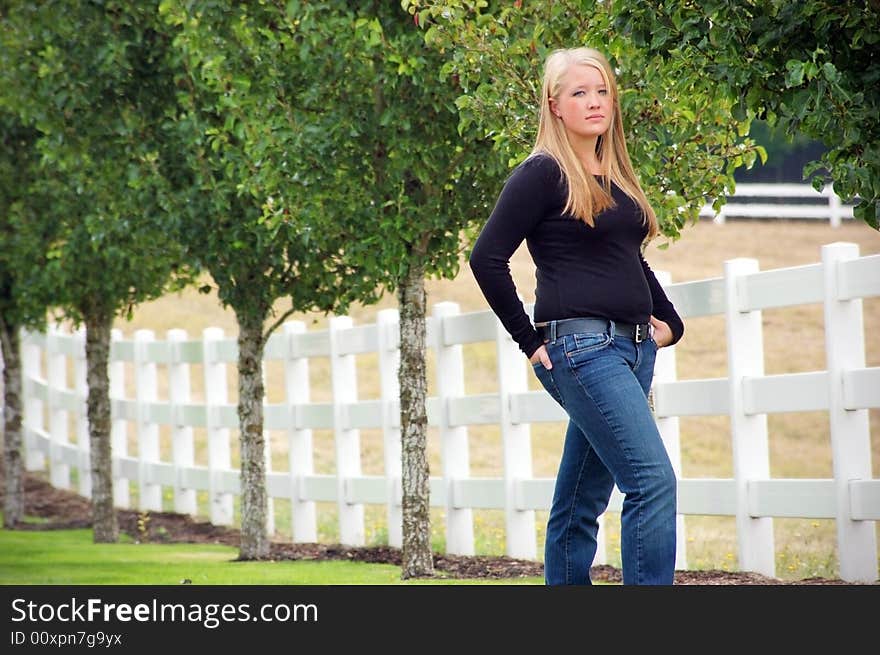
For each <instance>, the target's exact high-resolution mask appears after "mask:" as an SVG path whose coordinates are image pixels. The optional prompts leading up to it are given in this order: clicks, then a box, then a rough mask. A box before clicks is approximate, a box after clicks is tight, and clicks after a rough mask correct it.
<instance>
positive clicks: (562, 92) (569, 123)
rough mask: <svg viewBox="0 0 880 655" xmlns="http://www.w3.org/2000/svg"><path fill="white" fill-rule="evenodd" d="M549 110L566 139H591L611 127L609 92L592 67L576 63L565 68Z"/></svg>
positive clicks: (611, 103) (597, 72)
mask: <svg viewBox="0 0 880 655" xmlns="http://www.w3.org/2000/svg"><path fill="white" fill-rule="evenodd" d="M550 110H551V111H552V112H553V114H554V115H555V116H556V117H557V118H558V119H559V120H561V121H562V122H563V124H564V125H565V129H566V131H567V132H568V135H569V138H575V139H588V140H595V139H596V138H597V137H598V136H600V135H601V134H605V132H607V131H608V128H609V127H610V126H611V118H612V116H613V110H614V103H613V100H612V98H611V89H609V88H608V86H607V85H606V84H605V78H604V77H602V73H601V72H600V71H599V69H598V68H596V67H595V66H590V65H586V64H577V65H575V66H572V67H571V68H569V69H568V71H567V72H566V74H565V75H564V76H563V78H562V85H561V86H560V89H559V93H558V94H557V95H556V97H555V98H550Z"/></svg>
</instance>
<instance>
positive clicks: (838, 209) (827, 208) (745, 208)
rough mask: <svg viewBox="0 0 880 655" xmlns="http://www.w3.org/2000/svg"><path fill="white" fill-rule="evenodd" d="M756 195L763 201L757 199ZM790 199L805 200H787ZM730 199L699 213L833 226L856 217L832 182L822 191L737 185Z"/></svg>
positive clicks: (790, 186)
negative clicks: (801, 220)
mask: <svg viewBox="0 0 880 655" xmlns="http://www.w3.org/2000/svg"><path fill="white" fill-rule="evenodd" d="M754 198H761V199H764V201H763V202H761V201H758V202H756V201H755V200H753V199H754ZM766 199H775V200H776V202H768V201H767V200H766ZM791 199H796V200H799V201H806V202H795V203H792V202H787V201H790V200H791ZM727 200H728V202H727V203H726V204H725V205H724V206H723V207H721V211H719V212H716V211H715V210H714V209H713V208H712V205H710V204H706V205H704V206H703V209H702V210H701V211H700V216H701V217H702V218H711V219H712V220H713V221H714V222H715V223H724V222H725V221H726V220H727V219H728V218H730V217H736V218H805V219H824V220H828V221H830V222H831V226H832V227H840V222H841V220H844V219H851V218H852V217H853V206H852V205H851V204H846V203H843V202H842V201H841V199H840V196H838V195H837V194H836V193H835V192H834V189H833V187H832V186H831V185H830V184H829V185H828V186H826V187H825V188H824V189H823V190H822V191H816V190H815V189H814V188H813V187H812V185H810V184H737V185H736V190H735V192H734V194H733V195H732V196H728V198H727Z"/></svg>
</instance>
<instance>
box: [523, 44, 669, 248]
mask: <svg viewBox="0 0 880 655" xmlns="http://www.w3.org/2000/svg"><path fill="white" fill-rule="evenodd" d="M576 65H584V66H593V67H594V68H597V69H598V70H599V72H600V73H601V74H602V77H603V78H604V80H605V85H606V87H607V89H608V92H609V93H610V94H611V99H612V107H613V114H614V115H613V116H612V118H611V126H610V127H609V129H608V131H607V132H606V133H605V134H602V135H601V136H600V137H599V139H598V141H597V143H596V154H597V156H598V158H599V163H600V165H601V168H602V173H601V177H602V184H601V185H600V184H599V183H598V182H597V181H596V179H595V178H594V177H593V175H591V174H590V173H589V171H587V170H585V169H584V165H583V164H582V163H581V160H580V158H579V157H578V156H577V154H576V153H575V151H574V149H573V148H572V146H571V143H570V142H569V140H568V134H567V132H566V131H565V125H563V123H562V121H560V120H555V116H554V115H553V112H552V111H551V110H550V98H554V99H556V98H558V95H559V93H560V90H561V88H562V83H563V81H564V79H565V75H566V73H567V72H568V71H569V69H570V68H571V67H572V66H576ZM538 154H545V155H549V156H551V157H553V159H555V160H556V162H557V164H559V168H560V170H561V171H562V175H563V176H564V177H565V180H566V181H567V183H568V199H567V201H566V204H565V211H567V212H569V213H571V214H572V215H574V216H575V217H577V218H578V219H580V220H582V221H584V222H585V223H586V224H587V225H589V226H591V227H592V226H593V225H594V224H595V223H594V217H595V216H596V215H597V214H599V213H600V212H602V211H604V210H606V209H608V208H609V207H612V206H613V205H614V199H613V198H612V196H611V181H614V183H615V184H617V186H619V187H620V188H621V189H622V190H623V192H624V193H625V194H626V195H628V196H629V197H630V198H632V199H633V201H634V202H635V203H636V204H637V205H638V206H639V208H640V209H641V210H642V214H643V216H644V220H645V222H646V223H647V225H648V239H652V238H654V237H655V236H656V235H657V233H658V226H657V215H656V214H655V213H654V209H653V208H652V207H651V205H650V203H649V202H648V198H647V197H646V196H645V193H644V191H642V187H641V185H640V184H639V179H638V177H637V176H636V173H635V171H634V170H633V166H632V162H631V161H630V158H629V152H628V151H627V149H626V139H625V137H624V134H623V119H622V117H621V112H620V96H619V94H618V92H617V83H616V80H615V77H614V72H613V71H612V70H611V65H610V64H609V63H608V60H607V59H606V58H605V56H604V55H603V54H602V53H601V52H599V51H598V50H594V49H593V48H569V49H564V50H555V51H553V52H552V53H551V54H550V56H549V57H547V61H546V62H545V64H544V84H543V88H542V89H541V113H540V119H539V121H538V136H537V138H536V139H535V146H534V148H533V149H532V153H531V155H529V156H530V157H531V156H535V155H538Z"/></svg>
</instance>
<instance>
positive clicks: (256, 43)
mask: <svg viewBox="0 0 880 655" xmlns="http://www.w3.org/2000/svg"><path fill="white" fill-rule="evenodd" d="M296 4H298V3H286V4H285V3H271V2H268V3H259V4H257V3H242V4H237V5H234V6H230V7H225V6H218V5H217V3H214V2H179V1H175V0H165V1H163V2H162V3H161V10H160V11H161V14H162V15H163V17H164V19H165V20H166V22H167V24H168V25H170V26H172V27H171V30H172V33H173V34H174V44H175V48H176V50H177V53H178V57H179V74H178V77H177V86H178V90H177V93H176V98H177V103H178V107H177V109H176V110H175V112H174V114H173V116H169V120H168V121H167V122H166V124H165V128H166V130H167V132H168V134H169V140H170V142H173V143H175V144H176V145H175V147H174V148H173V150H172V151H169V154H171V157H170V159H169V162H168V163H167V166H166V169H167V171H171V170H173V169H174V167H175V164H174V162H181V163H183V167H182V169H181V170H180V175H179V179H177V178H176V177H175V176H169V177H167V178H166V184H165V191H164V194H165V197H166V198H168V201H167V204H168V207H169V208H170V209H171V210H172V211H174V212H176V213H180V215H181V216H183V217H184V219H185V220H184V225H185V228H184V230H183V231H182V237H181V238H182V240H183V242H184V243H185V244H186V247H187V249H188V251H189V252H190V253H191V255H192V257H193V258H194V259H196V260H198V261H199V262H200V264H201V266H203V267H204V268H205V269H206V270H207V271H208V272H209V273H210V274H211V277H212V278H213V280H214V282H215V283H216V285H217V292H218V295H219V298H220V301H221V303H223V305H224V306H228V307H231V308H232V309H233V311H234V312H235V316H236V319H237V321H238V326H239V334H238V376H239V385H238V416H239V434H240V450H241V452H240V455H241V457H240V459H241V490H242V498H241V548H240V552H239V559H243V560H250V559H263V558H266V557H268V555H269V541H268V536H267V532H266V511H267V495H266V481H265V448H266V445H265V443H264V437H263V395H264V389H263V370H262V354H263V348H264V346H265V344H266V340H267V339H268V338H269V336H270V335H271V333H272V332H273V331H274V330H275V329H276V328H277V327H278V326H279V325H281V323H282V322H283V321H284V319H285V318H287V316H289V315H290V314H292V313H294V312H303V311H312V310H315V311H323V312H330V311H334V312H344V311H345V310H346V309H347V307H348V305H349V304H350V303H351V302H352V301H353V300H359V301H362V302H369V301H371V300H375V299H376V298H377V283H376V281H375V279H374V278H372V277H371V276H370V275H368V274H366V272H365V271H362V270H358V269H355V268H354V267H352V266H351V264H350V262H351V261H352V257H351V256H350V253H351V252H354V251H357V250H358V248H361V247H363V246H362V245H359V243H358V239H357V235H358V232H359V230H360V229H361V226H360V225H358V224H357V223H356V222H355V221H354V220H352V218H356V217H357V216H356V215H354V216H352V215H350V214H348V213H347V212H346V211H345V207H344V206H343V205H340V204H339V203H335V204H334V205H333V207H332V208H330V207H328V204H327V198H328V196H330V195H334V194H337V193H338V188H344V187H345V186H346V185H350V184H351V182H350V181H349V180H348V179H347V177H346V175H345V170H344V168H345V167H344V166H342V165H341V160H342V158H341V157H340V158H338V159H337V158H334V155H335V153H340V152H342V151H343V150H344V148H343V147H342V145H341V139H340V138H339V135H338V133H337V129H338V126H336V125H333V124H328V123H327V122H326V121H324V120H323V117H322V112H321V111H320V109H319V107H316V106H315V105H320V104H322V103H323V100H322V99H321V98H320V95H319V91H318V87H319V85H320V83H321V82H322V81H323V80H325V79H332V77H334V76H337V77H338V75H339V74H340V71H339V70H337V69H338V67H339V66H341V62H340V61H339V60H337V59H336V58H335V57H333V56H332V55H333V52H332V50H327V48H328V46H329V45H330V41H331V40H332V35H339V34H346V33H347V32H346V28H347V27H349V26H350V24H351V22H350V20H348V19H347V18H346V14H345V12H344V11H341V9H344V7H345V4H346V3H336V4H335V5H333V3H318V4H319V6H318V8H317V9H315V8H313V7H305V6H304V7H302V8H301V10H298V8H297V7H295V6H294V5H296ZM331 6H332V7H334V8H335V13H334V12H330V11H329V8H330V7H331ZM340 21H342V22H340ZM322 49H324V50H326V51H327V53H328V54H327V55H326V56H325V55H323V54H322V53H321V50H322ZM288 297H289V298H290V300H291V306H290V308H289V309H288V310H286V311H284V312H282V313H281V315H280V316H275V315H273V307H274V306H275V303H276V301H277V300H279V299H281V298H288Z"/></svg>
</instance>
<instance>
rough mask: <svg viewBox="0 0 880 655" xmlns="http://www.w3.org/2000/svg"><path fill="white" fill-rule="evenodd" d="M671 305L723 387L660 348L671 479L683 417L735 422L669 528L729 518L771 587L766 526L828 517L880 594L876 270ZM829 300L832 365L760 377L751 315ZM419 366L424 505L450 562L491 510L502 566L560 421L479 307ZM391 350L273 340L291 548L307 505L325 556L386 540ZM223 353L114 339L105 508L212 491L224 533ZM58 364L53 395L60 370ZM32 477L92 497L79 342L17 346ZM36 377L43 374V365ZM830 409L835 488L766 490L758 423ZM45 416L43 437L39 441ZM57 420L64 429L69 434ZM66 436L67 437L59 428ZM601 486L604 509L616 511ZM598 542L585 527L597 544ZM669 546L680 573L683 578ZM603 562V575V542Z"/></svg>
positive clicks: (527, 525)
mask: <svg viewBox="0 0 880 655" xmlns="http://www.w3.org/2000/svg"><path fill="white" fill-rule="evenodd" d="M661 282H664V284H665V287H666V290H667V292H668V294H669V296H670V297H671V299H672V300H673V302H674V303H675V305H676V307H677V308H678V309H679V311H680V313H681V314H682V315H683V316H684V317H685V318H687V317H697V316H706V315H722V316H724V318H725V321H726V327H727V330H726V331H727V360H728V369H727V370H728V372H729V375H728V377H727V378H716V379H688V380H677V379H676V365H675V348H667V349H664V350H661V351H660V353H659V354H658V361H657V367H656V373H655V384H654V395H655V398H654V403H655V413H656V416H657V423H658V426H659V428H660V432H661V434H662V435H663V438H664V441H665V443H666V445H667V448H668V450H669V452H670V456H671V458H672V460H673V463H674V465H675V466H676V468H677V469H678V473H679V476H681V470H680V444H679V424H678V423H679V417H683V416H706V415H725V416H728V417H729V418H730V439H731V440H732V453H733V459H734V462H733V473H734V475H733V477H732V478H728V479H705V478H684V479H680V484H679V512H680V515H681V516H680V517H679V530H680V531H682V532H683V520H682V516H683V515H716V516H730V517H735V518H736V530H737V541H738V550H739V566H740V568H741V569H743V570H751V571H757V572H760V573H763V574H766V575H773V574H774V570H775V569H774V540H773V529H772V518H773V517H801V518H817V519H835V520H836V525H837V545H838V555H839V560H840V575H841V577H842V578H843V579H844V580H848V581H873V580H875V579H876V578H877V559H878V552H877V540H876V530H875V521H877V520H878V519H880V480H878V479H872V471H871V446H870V433H869V423H868V411H867V410H868V409H869V408H878V407H880V368H878V367H873V368H867V367H866V365H865V341H864V339H865V336H864V335H865V330H864V326H863V320H862V300H861V299H862V298H865V297H870V296H878V295H880V255H874V256H868V257H859V256H858V247H857V246H856V245H854V244H846V243H835V244H830V245H827V246H824V247H823V248H822V261H821V263H817V264H812V265H809V266H798V267H794V268H785V269H778V270H770V271H763V272H762V271H759V270H758V263H757V262H756V261H755V260H751V259H736V260H731V261H728V262H726V263H725V266H724V275H723V276H722V277H719V278H712V279H705V280H699V281H695V282H683V283H676V284H669V283H668V278H664V279H661ZM811 303H822V304H824V320H825V334H826V339H825V343H826V351H827V369H826V370H822V371H815V372H809V373H794V374H786V375H764V356H763V343H762V321H761V312H762V310H764V309H769V308H775V307H786V306H792V305H799V304H811ZM428 338H429V344H430V347H431V348H433V350H434V355H435V358H436V359H435V361H436V370H437V379H436V385H435V386H436V390H437V394H436V396H434V397H432V398H430V399H429V402H428V420H429V424H430V425H432V426H436V427H437V428H438V430H439V436H440V439H441V443H442V451H441V461H442V467H441V468H442V470H441V471H440V475H439V476H436V477H433V478H432V479H431V488H430V493H431V503H432V505H433V506H435V507H442V508H445V523H446V525H445V530H446V544H447V549H448V551H449V552H450V553H457V554H472V553H473V552H474V531H473V520H472V510H474V509H477V508H495V509H503V510H504V512H505V518H506V521H505V527H506V544H507V552H508V554H509V555H511V556H514V557H523V558H536V557H537V553H536V525H535V516H534V512H535V510H543V509H547V508H548V507H549V505H550V499H551V496H552V489H553V479H550V478H535V477H534V476H533V475H532V459H531V446H530V432H529V431H530V424H532V423H537V422H544V421H550V422H555V421H562V420H564V419H565V416H564V414H563V413H562V411H561V410H560V408H559V407H558V406H557V405H556V404H555V403H554V402H553V401H552V399H551V398H550V397H549V396H548V395H547V394H546V393H544V392H543V391H530V390H529V389H528V384H527V375H528V374H529V372H528V370H527V365H526V361H525V358H523V357H522V355H521V353H520V352H519V351H518V349H517V348H516V346H515V344H514V343H513V342H512V341H511V340H510V338H509V337H508V336H507V334H506V332H505V331H504V330H503V328H502V327H501V326H500V324H499V323H498V321H497V320H496V319H495V317H494V315H493V314H492V313H491V312H489V311H480V312H475V313H469V314H460V313H459V312H458V309H457V306H456V305H453V304H451V303H440V304H438V305H436V306H435V307H434V309H433V314H432V316H431V317H429V319H428ZM397 341H398V336H397V312H396V310H383V311H380V312H379V313H378V319H377V322H376V323H375V324H373V325H363V326H353V325H352V322H351V320H350V319H349V318H346V317H338V318H333V319H330V321H329V327H328V329H326V330H318V331H306V329H305V326H304V325H303V324H302V323H299V322H290V323H287V324H285V325H284V326H283V330H282V331H281V332H280V333H279V334H276V335H273V336H272V338H270V340H269V342H268V344H267V347H266V351H265V358H266V360H267V361H268V360H277V361H280V362H283V366H284V376H285V377H284V380H285V381H284V385H285V401H284V402H281V403H267V404H266V413H265V421H266V423H265V427H266V429H267V430H279V431H285V432H286V435H287V439H288V443H289V467H288V470H286V471H270V472H269V473H268V491H269V494H270V496H271V497H273V498H286V499H289V500H290V501H291V508H292V509H291V520H292V532H293V540H294V541H299V542H304V541H316V540H317V530H316V510H315V503H316V502H318V501H327V502H335V503H337V505H338V507H339V514H338V517H339V534H340V540H341V541H342V542H343V543H346V544H353V545H360V544H363V543H364V514H363V507H364V504H368V503H375V504H380V505H384V506H385V507H386V508H387V516H388V526H389V528H388V532H389V542H390V544H391V545H398V546H399V545H400V543H401V529H400V523H401V513H400V510H401V508H400V475H401V472H400V471H401V466H400V443H399V441H400V434H399V424H398V412H399V403H398V387H397V379H396V368H397V365H398V349H397V348H398V343H397ZM475 342H494V344H495V348H496V351H497V366H498V380H499V385H498V391H497V393H491V394H482V395H465V393H464V379H465V365H464V364H465V363H464V358H463V349H462V346H463V345H464V344H470V343H475ZM236 348H237V346H236V342H235V339H232V338H226V337H224V335H223V334H222V332H221V331H220V330H219V329H217V328H210V329H207V330H205V331H204V333H203V335H202V338H201V339H188V338H187V337H186V335H185V333H183V332H182V331H181V330H171V331H169V332H168V334H167V338H166V339H165V340H164V341H155V340H153V336H152V333H150V332H148V331H144V330H141V331H138V332H137V333H136V334H135V335H134V339H133V340H124V339H121V338H120V336H119V334H118V333H117V334H115V336H114V341H113V345H112V349H111V359H112V362H111V365H110V366H111V370H110V376H111V397H112V413H113V418H114V421H113V435H112V439H113V470H114V476H115V479H116V480H115V482H116V484H115V489H116V503H117V504H118V505H119V506H121V507H126V506H128V505H129V502H130V499H129V495H128V494H129V486H130V483H131V482H134V483H136V485H137V489H138V503H139V508H140V509H143V510H161V509H162V499H161V490H162V488H163V487H165V488H166V489H167V488H172V489H173V493H174V508H175V510H176V511H179V512H187V513H193V512H195V511H196V496H195V494H196V491H199V490H201V491H207V492H208V494H209V498H210V519H211V521H213V522H214V523H217V524H230V523H231V522H232V521H233V502H232V501H233V495H234V494H237V493H238V492H239V472H238V470H236V469H233V468H232V466H231V455H230V453H231V443H230V434H231V431H232V430H235V429H236V428H237V423H238V421H237V415H236V407H235V404H234V403H230V400H229V398H227V380H226V373H227V368H228V367H229V366H230V365H232V366H234V364H235V361H236ZM364 353H378V369H379V378H380V381H381V385H380V386H381V398H380V399H378V400H368V401H359V400H358V397H357V393H358V392H357V381H356V377H355V360H354V358H355V357H356V356H357V355H361V354H364ZM313 358H329V362H330V373H331V378H332V390H333V396H332V401H330V402H321V403H318V402H310V389H309V361H310V359H313ZM68 359H72V360H73V373H74V375H73V376H72V379H73V381H74V382H73V384H72V385H70V388H69V386H68V375H67V372H66V360H68ZM23 361H24V369H25V372H24V376H25V381H24V395H25V399H26V400H25V404H26V407H25V425H26V446H27V463H28V466H29V467H30V468H31V469H36V468H41V467H44V466H45V465H46V461H45V460H46V458H48V462H49V469H50V478H51V481H52V484H54V485H56V486H59V487H69V486H70V479H71V477H70V468H71V467H77V468H78V469H79V471H80V475H79V476H78V480H79V493H81V494H83V495H86V496H88V495H89V494H90V488H89V476H88V471H89V467H88V459H89V453H88V450H87V447H88V438H87V425H86V420H85V418H84V409H85V407H84V405H85V403H84V398H85V393H86V389H85V362H84V342H83V335H82V333H79V334H75V335H68V334H63V333H60V332H58V331H50V332H49V333H48V334H29V335H26V336H25V340H24V344H23ZM126 362H129V363H133V366H134V369H135V378H136V380H135V382H136V385H135V386H136V393H135V394H134V397H133V398H132V397H129V398H126V397H125V394H124V384H123V382H124V381H123V379H122V376H123V366H124V365H125V363H126ZM43 363H45V370H44V367H43ZM193 364H201V365H202V372H203V375H204V401H203V402H198V403H194V402H191V400H190V377H189V368H190V365H193ZM158 366H165V367H167V373H168V398H170V400H168V401H159V400H157V367H158ZM820 410H821V411H825V412H827V414H828V416H829V421H830V437H831V452H832V457H833V476H834V477H833V478H831V479H778V478H771V477H770V473H769V465H768V460H769V455H768V445H767V442H768V438H767V414H768V413H774V412H806V411H810V412H812V411H820ZM44 416H45V417H48V419H47V422H48V425H44ZM71 416H75V417H77V420H76V421H75V422H74V421H72V419H71ZM71 422H74V423H75V425H76V430H77V431H78V434H77V439H76V443H75V444H74V443H71V442H70V440H69V438H68V433H67V431H68V424H69V423H71ZM129 422H132V423H133V424H134V425H135V429H136V431H137V453H136V454H130V453H129V452H128V449H127V435H126V429H127V425H128V424H129ZM485 424H491V425H498V426H500V433H501V436H502V447H503V458H502V459H503V472H504V473H503V476H502V477H500V478H478V477H473V476H471V475H470V473H469V458H468V432H467V430H468V426H473V425H485ZM160 425H164V426H170V431H171V439H172V445H171V452H172V457H171V461H161V459H160V457H159V453H160V448H159V426H160ZM194 428H201V429H204V431H205V433H206V434H207V451H208V456H207V466H197V465H194V437H193V430H194ZM368 428H371V429H380V430H381V431H382V434H383V440H384V471H385V474H384V475H383V476H370V475H363V474H362V472H361V449H360V439H359V431H360V430H361V429H368ZM315 429H327V430H332V431H333V435H334V441H335V466H336V469H335V470H336V474H334V475H321V474H316V473H315V472H314V469H313V450H312V430H315ZM621 500H622V499H621V496H620V494H619V492H617V490H615V492H614V495H613V497H612V502H611V504H610V509H611V510H612V511H619V510H620V508H621ZM603 533H604V531H600V535H601V534H603ZM685 543H686V539H685V538H684V535H683V533H681V534H680V538H679V552H678V561H677V566H678V567H679V568H687V563H686V553H685ZM600 546H601V547H600V551H599V554H598V561H599V562H604V561H605V554H604V542H603V543H602V544H600Z"/></svg>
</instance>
